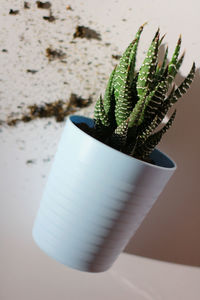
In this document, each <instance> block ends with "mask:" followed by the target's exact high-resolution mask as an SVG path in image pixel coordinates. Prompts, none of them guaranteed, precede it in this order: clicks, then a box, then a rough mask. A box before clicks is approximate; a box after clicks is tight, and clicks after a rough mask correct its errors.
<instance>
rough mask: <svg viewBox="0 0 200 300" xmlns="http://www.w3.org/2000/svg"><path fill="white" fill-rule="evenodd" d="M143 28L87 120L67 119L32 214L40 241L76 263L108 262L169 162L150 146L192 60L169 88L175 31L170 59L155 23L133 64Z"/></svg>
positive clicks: (89, 267) (175, 65) (85, 266)
mask: <svg viewBox="0 0 200 300" xmlns="http://www.w3.org/2000/svg"><path fill="white" fill-rule="evenodd" d="M142 31H143V26H141V27H140V28H139V30H138V32H137V34H136V36H135V39H134V40H133V42H132V43H131V44H130V45H129V46H128V48H127V49H126V51H125V52H124V54H123V55H122V57H121V59H120V62H119V64H118V65H117V67H116V68H115V69H114V70H113V72H112V74H111V76H110V79H109V82H108V85H107V88H106V91H105V95H104V98H102V97H100V98H99V99H98V101H97V103H96V106H95V112H94V120H93V119H89V118H86V117H81V116H70V117H69V118H68V120H67V122H66V126H65V128H64V131H63V134H62V137H61V140H60V143H59V146H58V150H57V153H56V155H55V159H54V162H53V165H52V169H51V172H50V175H49V178H48V181H47V185H46V188H45V191H44V195H43V199H42V201H41V204H40V208H39V211H38V214H37V217H36V220H35V224H34V228H33V237H34V240H35V241H36V243H37V244H38V245H39V247H40V248H41V249H42V250H43V251H45V252H46V253H47V254H48V255H49V256H51V257H53V258H55V259H56V260H58V261H59V262H61V263H63V264H66V265H68V266H70V267H72V268H75V269H78V270H82V271H89V272H101V271H105V270H107V269H108V268H109V267H110V266H111V265H112V264H113V262H114V261H115V259H116V258H117V256H118V255H119V254H120V252H121V251H122V250H123V249H124V248H125V246H126V244H127V243H128V241H129V239H130V238H131V237H132V236H133V234H134V233H135V231H136V230H137V229H138V227H139V226H140V224H141V222H142V221H143V219H144V217H145V216H146V214H147V213H148V212H149V210H150V209H151V207H152V205H153V204H154V203H155V201H156V199H157V198H158V196H159V194H160V193H161V192H162V190H163V188H164V187H165V185H166V183H167V182H168V180H169V179H170V177H171V176H172V174H173V173H174V171H175V169H176V165H175V163H174V162H173V161H172V160H171V159H170V158H169V157H167V156H166V155H165V154H164V153H162V152H160V151H159V150H157V149H155V147H156V145H157V144H158V142H159V141H160V139H161V138H162V136H163V134H164V133H165V132H166V131H167V130H168V129H169V128H170V126H171V125H172V122H173V120H174V118H175V112H176V111H174V112H173V113H172V115H171V117H170V118H169V120H168V121H167V123H166V124H164V125H162V121H163V119H164V117H165V116H166V114H167V113H168V111H169V109H170V108H171V107H172V106H173V105H174V103H175V102H176V101H177V100H178V99H179V98H180V97H181V96H182V95H183V94H184V93H185V92H186V90H187V89H188V88H189V86H190V84H191V82H192V80H193V78H194V74H195V64H193V65H192V68H191V70H190V72H189V74H188V75H187V77H186V78H185V79H184V80H183V82H182V83H181V84H180V86H179V87H176V86H175V84H173V80H174V78H175V76H176V74H177V72H178V70H179V68H180V66H181V64H182V61H183V57H184V54H183V55H181V56H180V58H179V52H180V46H181V37H180V38H179V39H178V43H177V45H176V48H175V50H174V53H173V56H172V59H171V60H170V61H169V63H168V64H167V54H168V49H166V50H165V55H164V58H163V61H162V64H160V63H159V62H158V51H159V47H160V45H161V43H162V40H163V37H161V38H160V35H159V30H158V31H157V32H156V34H155V36H154V38H153V40H152V42H151V44H150V47H149V50H148V51H147V54H146V57H145V59H144V62H143V64H142V66H141V67H140V69H139V71H136V70H135V63H136V53H137V48H138V43H139V39H140V35H141V33H142ZM158 126H161V128H160V127H159V129H157V127H158Z"/></svg>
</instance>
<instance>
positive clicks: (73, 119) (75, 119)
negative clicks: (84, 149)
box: [68, 115, 177, 172]
mask: <svg viewBox="0 0 200 300" xmlns="http://www.w3.org/2000/svg"><path fill="white" fill-rule="evenodd" d="M68 121H70V123H71V126H73V128H74V130H77V131H81V133H82V134H83V135H85V136H87V137H88V138H91V139H92V140H95V142H96V143H97V144H98V143H99V144H100V145H101V146H104V147H106V148H109V149H112V151H115V152H117V153H118V154H120V155H122V156H124V157H126V158H127V157H128V158H129V159H131V160H132V159H134V160H137V161H138V162H140V163H142V164H144V165H147V166H149V167H150V166H151V167H153V168H158V169H163V170H168V171H169V170H170V171H172V172H173V171H175V170H176V169H177V165H176V163H175V162H174V160H173V159H172V158H171V157H169V156H168V155H166V154H165V153H164V152H162V151H160V150H159V149H157V148H155V149H154V150H153V152H152V154H153V153H154V155H152V154H151V156H155V155H156V153H157V154H158V155H159V156H160V157H162V159H163V160H165V163H166V164H168V166H162V165H158V164H156V162H155V164H151V163H149V162H146V161H143V160H140V159H138V158H136V157H133V156H130V155H128V154H125V153H123V152H121V151H119V150H117V149H114V148H112V147H111V146H109V145H106V144H104V143H103V142H101V141H99V140H97V139H95V138H94V137H92V136H91V135H89V134H88V133H86V132H85V131H83V130H81V129H80V128H79V127H78V126H76V124H80V123H86V124H87V125H88V126H89V127H90V128H92V127H93V125H94V120H93V119H92V118H89V117H85V116H81V115H69V116H68ZM86 121H87V122H86Z"/></svg>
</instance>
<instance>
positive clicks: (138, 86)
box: [94, 25, 195, 161]
mask: <svg viewBox="0 0 200 300" xmlns="http://www.w3.org/2000/svg"><path fill="white" fill-rule="evenodd" d="M143 27H144V25H142V26H141V27H140V28H139V30H138V32H137V33H136V36H135V39H134V40H133V41H132V42H131V43H130V45H129V46H128V48H127V49H126V50H125V52H124V54H123V55H122V57H121V59H120V61H119V64H118V65H117V66H116V67H115V68H114V70H113V71H112V73H111V75H110V78H109V81H108V84H107V87H106V91H105V95H104V98H102V96H100V97H99V99H98V100H97V102H96V105H95V110H94V121H95V136H96V137H97V138H98V139H99V140H100V141H102V142H104V143H105V144H107V145H109V146H111V147H113V148H115V149H117V150H120V151H122V152H124V153H126V154H128V155H131V156H134V157H136V158H139V159H142V160H147V161H148V160H149V155H150V154H151V152H152V151H153V150H154V148H155V147H156V145H157V144H158V143H159V142H160V140H161V138H162V136H163V134H164V133H165V132H166V131H167V130H168V129H169V128H170V127H171V125H172V123H173V121H174V118H175V115H176V110H174V112H173V113H172V114H171V117H170V118H169V120H168V122H167V123H165V124H164V125H163V126H162V123H163V119H164V118H165V116H166V115H167V114H168V112H169V109H170V108H171V107H172V106H173V105H174V104H175V103H176V102H177V100H178V99H179V98H181V96H182V95H183V94H184V93H185V92H186V91H187V89H188V88H189V87H190V84H191V82H192V80H193V78H194V75H195V63H193V65H192V67H191V70H190V72H189V74H188V75H187V76H186V77H185V79H184V80H183V82H182V83H181V84H180V85H179V86H178V87H177V86H176V85H175V83H173V81H174V78H175V76H176V74H177V72H178V70H179V68H180V66H181V64H182V62H183V58H184V53H183V54H182V55H181V56H180V57H179V53H180V47H181V36H180V37H179V39H178V42H177V45H176V47H175V50H174V53H173V55H172V58H171V60H170V61H169V62H168V58H167V56H168V48H166V49H165V54H164V58H163V61H162V63H159V62H158V53H159V48H160V46H161V44H162V41H163V38H164V36H163V37H161V38H160V32H159V29H158V30H157V32H156V34H155V36H154V38H153V40H152V42H151V44H150V47H149V49H148V51H147V54H146V57H145V59H144V61H143V64H142V66H141V67H140V69H139V71H136V54H137V49H138V43H139V40H140V36H141V33H142V31H143ZM159 125H161V128H160V126H159ZM158 126H159V127H158ZM158 128H159V129H158Z"/></svg>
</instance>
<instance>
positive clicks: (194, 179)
mask: <svg viewBox="0 0 200 300" xmlns="http://www.w3.org/2000/svg"><path fill="white" fill-rule="evenodd" d="M183 78H184V77H183V76H181V74H180V73H179V74H177V83H180V82H181V81H182V80H183ZM199 94H200V69H198V70H197V71H196V76H195V79H194V82H193V83H192V87H191V89H190V90H189V92H188V93H187V94H186V95H185V96H184V97H183V99H182V100H181V101H180V103H179V105H178V109H177V116H176V117H177V120H176V124H175V126H174V127H172V128H171V131H170V132H169V133H168V135H167V136H166V137H165V139H163V141H162V142H161V143H160V145H159V148H160V149H161V150H163V151H166V152H167V153H169V155H170V156H171V157H172V158H173V159H174V160H175V161H176V163H177V166H178V169H177V171H176V172H175V175H174V176H173V178H172V179H171V180H170V184H169V185H168V186H167V188H166V189H165V191H164V192H163V193H162V195H161V196H160V199H159V200H158V201H157V202H156V204H155V205H154V207H153V209H152V210H151V212H150V213H149V215H148V216H147V217H146V219H145V220H144V222H143V224H142V225H141V227H140V228H139V230H138V231H137V233H136V234H135V235H134V237H133V238H132V239H131V240H130V242H129V244H128V245H127V247H126V248H125V250H124V252H126V253H129V254H134V255H139V256H144V257H148V258H152V259H157V260H162V261H167V262H173V263H179V264H184V265H191V266H200V256H199V253H200V239H199V229H200V218H199V211H200V201H199V179H198V178H199V168H200V163H199V153H200V140H199V138H198V137H199V115H200V102H199V101H198V100H199ZM182 101H183V102H184V104H183V103H181V102H182Z"/></svg>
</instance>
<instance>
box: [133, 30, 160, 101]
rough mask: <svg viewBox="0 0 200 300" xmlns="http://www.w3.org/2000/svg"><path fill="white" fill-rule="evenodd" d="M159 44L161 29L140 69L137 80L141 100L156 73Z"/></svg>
mask: <svg viewBox="0 0 200 300" xmlns="http://www.w3.org/2000/svg"><path fill="white" fill-rule="evenodd" d="M158 45H159V30H158V31H157V32H156V34H155V37H154V39H153V41H152V43H151V45H150V47H149V50H148V51H147V55H146V57H145V59H144V62H143V64H142V66H141V68H140V70H139V74H138V81H137V93H138V97H139V99H140V100H142V101H143V100H144V99H145V97H146V95H147V93H148V91H149V90H148V88H149V86H150V85H151V83H152V80H153V76H154V73H155V68H156V62H157V55H158Z"/></svg>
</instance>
